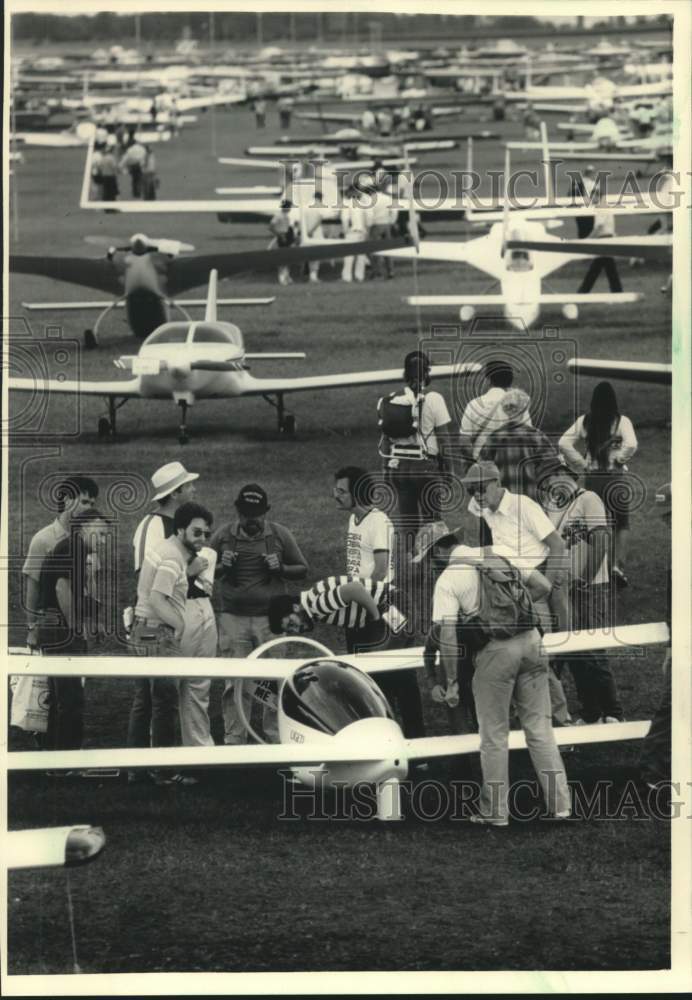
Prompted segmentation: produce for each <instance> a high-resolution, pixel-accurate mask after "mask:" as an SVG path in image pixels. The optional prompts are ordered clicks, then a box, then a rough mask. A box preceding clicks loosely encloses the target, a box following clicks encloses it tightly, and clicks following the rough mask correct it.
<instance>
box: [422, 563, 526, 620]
mask: <svg viewBox="0 0 692 1000" xmlns="http://www.w3.org/2000/svg"><path fill="white" fill-rule="evenodd" d="M487 551H488V549H487V548H486V549H485V550H483V549H480V548H471V547H470V546H468V545H457V546H456V547H455V548H453V549H452V551H451V553H450V556H449V559H450V565H449V566H447V569H445V570H444V571H443V572H442V573H441V574H440V577H439V579H438V581H437V583H436V584H435V591H434V594H433V612H432V620H433V621H434V622H435V623H440V622H443V621H445V620H447V621H449V620H450V619H453V620H454V621H456V619H457V616H458V615H459V613H460V612H461V613H462V614H463V615H475V614H476V613H477V611H478V609H479V608H480V600H481V595H480V583H479V577H478V573H477V572H476V570H475V569H474V568H473V566H469V565H468V564H467V563H454V561H453V560H454V559H455V558H456V559H462V558H463V559H474V560H478V562H479V563H481V562H483V557H484V552H485V553H487ZM490 551H491V552H492V553H493V555H497V556H502V557H503V558H505V559H507V561H508V562H511V563H512V565H513V566H514V567H515V569H517V570H518V571H519V574H520V576H521V578H522V580H523V581H524V582H526V580H527V579H528V577H529V576H530V574H531V569H529V568H528V567H526V566H522V565H521V562H520V561H519V560H516V559H515V558H514V556H513V554H512V553H511V552H510V550H509V549H507V548H506V547H505V546H502V545H493V546H491V548H490Z"/></svg>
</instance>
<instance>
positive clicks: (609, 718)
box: [598, 715, 625, 725]
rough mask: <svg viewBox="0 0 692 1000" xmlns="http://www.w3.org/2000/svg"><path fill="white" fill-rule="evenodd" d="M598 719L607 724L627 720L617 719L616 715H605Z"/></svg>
mask: <svg viewBox="0 0 692 1000" xmlns="http://www.w3.org/2000/svg"><path fill="white" fill-rule="evenodd" d="M598 721H599V722H603V723H605V724H606V725H607V724H608V723H609V722H624V721H625V720H624V719H616V718H615V716H614V715H604V716H603V718H602V719H599V720H598Z"/></svg>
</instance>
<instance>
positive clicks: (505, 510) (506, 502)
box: [468, 490, 555, 569]
mask: <svg viewBox="0 0 692 1000" xmlns="http://www.w3.org/2000/svg"><path fill="white" fill-rule="evenodd" d="M468 510H469V513H470V514H473V515H474V516H475V517H482V518H483V520H484V521H485V523H486V524H487V525H488V527H489V528H490V530H491V531H492V533H493V544H494V545H502V546H504V547H505V548H507V549H508V550H509V551H510V552H511V553H512V557H513V558H515V557H518V558H519V559H520V560H521V565H522V566H523V567H525V568H526V567H528V568H533V569H535V568H536V566H540V564H541V563H542V562H543V561H544V559H545V558H546V556H547V555H548V552H549V551H550V549H549V548H548V546H547V545H546V544H545V542H544V540H543V539H545V538H547V537H548V535H550V534H552V532H553V531H554V530H555V528H554V526H553V524H552V522H551V521H550V519H549V517H548V516H547V515H546V514H545V513H544V511H543V509H542V508H541V507H540V506H539V505H538V504H537V503H536V501H535V500H532V499H531V497H527V496H524V495H523V494H522V495H518V494H515V493H510V491H509V490H505V491H504V493H503V495H502V500H500V505H499V507H498V508H497V510H490V509H489V508H488V507H484V508H483V509H481V508H480V507H479V506H478V504H477V503H476V499H475V497H473V498H472V499H471V502H470V503H469V506H468Z"/></svg>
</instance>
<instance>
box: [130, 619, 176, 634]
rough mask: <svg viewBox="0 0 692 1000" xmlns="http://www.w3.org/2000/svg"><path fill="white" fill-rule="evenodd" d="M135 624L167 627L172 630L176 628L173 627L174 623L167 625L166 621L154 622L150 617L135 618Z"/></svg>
mask: <svg viewBox="0 0 692 1000" xmlns="http://www.w3.org/2000/svg"><path fill="white" fill-rule="evenodd" d="M134 624H135V625H146V627H147V628H167V629H170V631H171V632H175V629H174V628H173V626H172V625H166V623H165V622H152V621H149V619H148V618H135V620H134Z"/></svg>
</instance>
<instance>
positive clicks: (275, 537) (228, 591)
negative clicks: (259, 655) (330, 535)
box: [211, 483, 308, 744]
mask: <svg viewBox="0 0 692 1000" xmlns="http://www.w3.org/2000/svg"><path fill="white" fill-rule="evenodd" d="M235 509H236V511H237V518H236V520H235V521H230V522H228V523H227V524H224V525H223V526H222V527H220V528H219V529H218V530H217V531H216V533H215V534H214V537H213V538H212V540H211V547H212V549H214V551H215V552H216V555H217V563H216V579H217V595H218V598H219V608H220V610H219V615H218V632H219V652H220V654H221V656H233V657H245V656H248V655H249V654H250V653H251V652H252V650H253V649H256V648H257V647H258V646H261V645H262V644H263V643H265V642H267V641H268V640H269V639H271V638H272V632H271V629H270V627H269V618H268V614H269V605H270V603H271V599H272V598H273V597H274V596H276V595H277V594H284V593H285V592H286V581H288V580H303V579H304V578H305V577H306V576H307V572H308V564H307V560H306V559H305V557H304V556H303V553H302V552H301V551H300V549H299V548H298V543H297V542H296V540H295V538H294V537H293V534H292V533H291V532H290V531H289V530H288V528H285V527H284V526H283V525H282V524H278V523H277V522H276V521H269V520H268V519H267V516H266V515H267V512H268V511H269V510H270V506H269V501H268V498H267V494H266V492H265V490H264V489H263V488H262V487H261V486H259V485H258V484H257V483H248V484H247V486H243V487H242V489H241V490H240V491H239V493H238V496H237V498H236V500H235ZM247 704H248V708H249V705H250V696H249V695H248V699H247ZM222 709H223V718H224V742H225V743H227V744H236V743H244V742H245V741H246V738H247V734H246V733H245V731H244V727H243V724H242V721H241V719H240V718H239V717H238V712H237V709H236V707H235V703H234V682H233V681H232V680H228V681H226V684H225V687H224V692H223V699H222ZM247 711H248V709H246V714H247ZM265 718H267V714H266V713H265Z"/></svg>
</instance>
